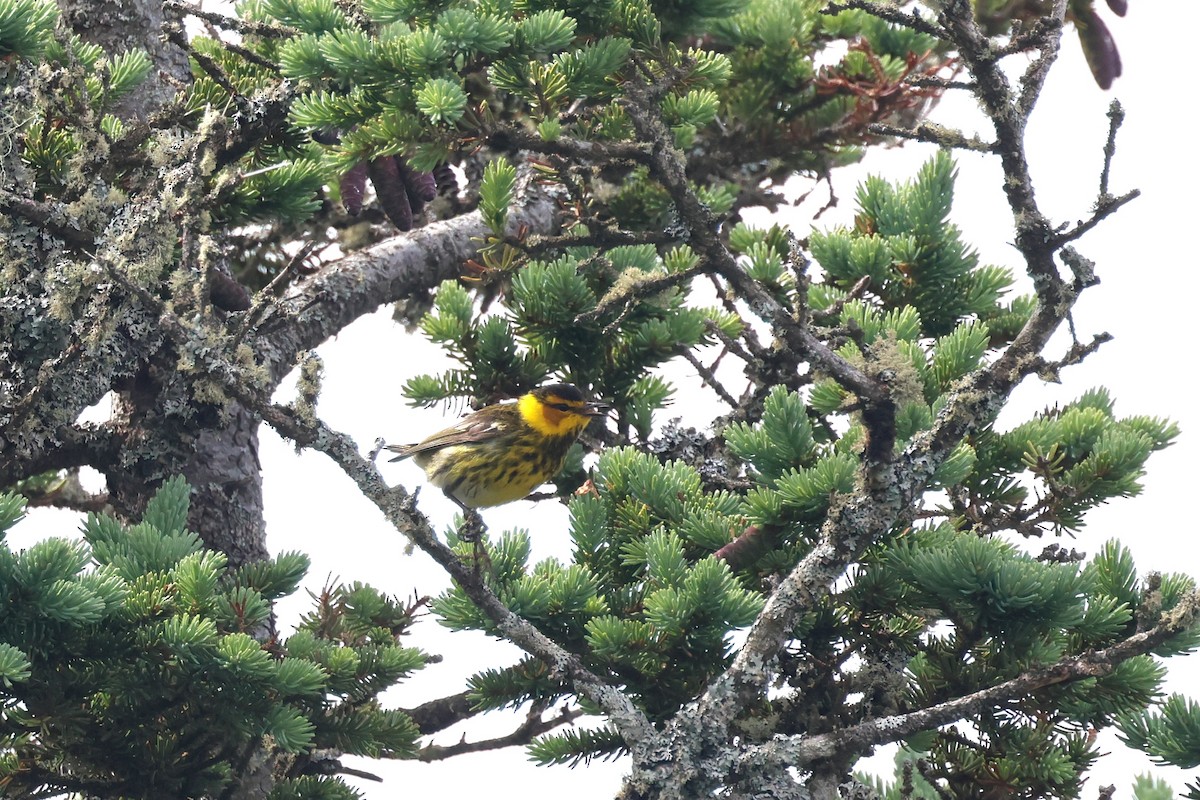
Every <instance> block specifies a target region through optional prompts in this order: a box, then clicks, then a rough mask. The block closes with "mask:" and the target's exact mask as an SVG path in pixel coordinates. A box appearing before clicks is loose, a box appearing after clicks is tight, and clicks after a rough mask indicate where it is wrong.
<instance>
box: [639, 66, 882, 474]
mask: <svg viewBox="0 0 1200 800" xmlns="http://www.w3.org/2000/svg"><path fill="white" fill-rule="evenodd" d="M627 91H628V93H627V97H626V99H625V100H624V102H623V103H622V106H623V107H624V108H625V111H626V113H627V114H628V115H629V118H630V121H631V122H632V123H633V126H634V129H635V130H636V131H637V132H638V135H639V137H640V138H641V139H642V140H643V141H646V142H650V143H652V158H651V163H650V171H651V173H652V174H653V175H654V177H655V178H657V179H658V181H659V182H660V183H662V185H663V187H664V188H665V189H666V190H667V192H668V194H670V196H671V199H672V200H673V201H674V203H675V208H676V211H677V212H678V214H679V217H680V221H681V222H682V224H683V225H684V226H685V227H686V228H687V229H688V233H689V234H690V235H689V238H688V242H689V244H690V245H691V246H692V247H693V249H694V250H696V252H697V254H698V255H700V256H701V258H702V264H704V265H705V266H706V267H707V269H709V270H712V271H714V272H715V273H716V274H718V275H720V277H721V278H723V279H724V280H725V281H727V282H728V283H729V285H730V286H731V287H732V288H733V289H734V291H735V292H737V294H738V296H739V297H740V298H741V299H742V300H744V301H745V302H746V303H747V304H748V305H749V306H750V308H751V309H752V310H753V311H754V312H755V314H757V315H758V316H759V317H760V318H761V319H762V320H763V321H765V322H767V323H769V324H770V325H771V326H772V328H773V330H774V333H775V335H776V336H778V337H779V338H780V339H781V340H783V341H784V342H786V343H787V344H788V345H789V346H790V347H791V348H793V349H794V350H795V351H796V352H797V353H799V354H801V355H803V356H805V357H807V358H809V359H810V360H811V361H812V363H813V366H814V367H815V368H817V369H819V370H821V371H823V372H825V373H827V374H829V375H831V376H832V377H833V378H834V379H835V380H837V381H838V383H840V384H841V385H842V386H843V387H845V388H846V389H847V390H848V391H850V392H852V393H854V394H855V395H857V396H858V397H859V399H860V400H861V401H862V402H863V406H864V412H863V415H864V420H865V422H866V424H867V426H868V430H870V431H871V434H872V435H871V437H870V441H869V445H868V448H869V450H871V453H870V454H869V455H872V456H874V455H883V454H885V453H890V451H891V448H892V442H893V441H894V437H895V420H894V416H895V408H894V403H893V402H892V399H891V397H890V395H889V393H888V391H887V388H886V387H885V386H884V385H883V384H882V383H880V382H879V381H877V380H875V379H874V378H871V377H869V376H867V375H865V374H864V373H863V372H862V371H861V370H859V369H858V368H857V367H856V366H854V365H853V364H851V363H850V362H849V361H847V360H846V359H844V358H842V357H841V356H839V355H838V354H836V353H835V352H833V350H832V349H830V348H829V346H828V345H826V344H825V343H824V342H822V341H821V340H820V339H819V338H818V337H817V336H816V335H815V334H814V333H813V332H812V331H811V330H809V329H808V328H807V327H805V326H803V325H800V324H799V323H798V322H797V321H796V319H795V318H794V317H793V316H792V313H791V312H790V311H789V310H788V309H787V308H785V307H784V306H782V305H781V304H780V303H779V302H778V301H777V300H776V299H775V298H774V297H773V296H772V295H771V294H770V292H768V291H767V290H766V289H765V288H763V287H762V286H761V285H759V284H758V282H757V281H755V280H754V279H753V278H751V277H750V276H749V275H747V274H746V272H745V270H743V269H742V267H741V266H740V265H739V264H738V263H737V260H736V259H735V258H734V256H733V254H732V253H731V252H730V251H729V249H728V248H727V247H726V246H725V244H724V243H723V242H722V241H721V238H720V235H719V234H718V233H717V230H718V226H717V222H716V220H715V219H714V217H713V215H712V212H711V211H710V210H709V209H708V208H707V207H706V206H705V205H704V204H703V203H702V202H701V201H700V198H699V197H698V196H697V195H696V192H695V191H694V190H693V189H692V187H691V184H690V182H689V181H688V178H687V174H686V172H685V170H684V159H683V155H682V154H681V153H680V152H679V151H678V150H677V149H676V148H675V145H674V142H673V139H672V137H671V134H670V131H669V130H668V128H667V126H666V124H665V123H664V122H663V120H662V119H661V116H660V112H659V111H658V107H657V104H656V103H655V102H654V92H653V91H652V89H651V88H650V87H647V86H644V85H642V84H635V83H633V82H630V84H628V87H627Z"/></svg>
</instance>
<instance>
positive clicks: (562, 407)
mask: <svg viewBox="0 0 1200 800" xmlns="http://www.w3.org/2000/svg"><path fill="white" fill-rule="evenodd" d="M550 407H551V408H553V409H555V410H556V411H570V410H571V407H570V406H569V405H567V404H566V403H551V404H550Z"/></svg>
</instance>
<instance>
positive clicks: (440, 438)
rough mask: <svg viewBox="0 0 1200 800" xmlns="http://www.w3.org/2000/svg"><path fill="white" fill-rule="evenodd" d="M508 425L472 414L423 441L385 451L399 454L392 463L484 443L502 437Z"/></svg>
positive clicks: (391, 446)
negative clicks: (452, 448) (441, 450)
mask: <svg viewBox="0 0 1200 800" xmlns="http://www.w3.org/2000/svg"><path fill="white" fill-rule="evenodd" d="M510 424H511V423H510V422H509V421H508V420H505V419H497V418H495V417H493V418H491V419H487V418H484V419H480V418H479V417H478V415H476V414H472V415H470V416H468V417H466V418H465V419H463V420H461V421H460V422H458V423H457V424H456V425H451V426H450V427H449V428H446V429H445V430H441V431H438V432H437V433H435V434H433V435H432V436H430V437H429V438H427V439H425V440H424V441H420V442H417V443H416V444H406V445H388V447H387V449H388V450H391V451H392V452H393V453H399V454H400V455H398V456H396V457H395V458H393V459H392V461H399V460H400V459H403V458H408V457H409V456H414V455H416V454H417V453H426V452H429V451H431V450H440V449H441V448H443V447H451V446H453V445H458V444H477V443H479V442H486V441H488V440H490V439H495V438H496V437H497V436H500V435H502V434H503V433H504V431H505V430H507V429H508V426H509V425H510Z"/></svg>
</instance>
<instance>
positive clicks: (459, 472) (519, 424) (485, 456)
mask: <svg viewBox="0 0 1200 800" xmlns="http://www.w3.org/2000/svg"><path fill="white" fill-rule="evenodd" d="M608 409H609V406H608V405H607V404H606V403H599V402H591V401H588V400H586V399H585V398H584V396H583V392H581V391H580V390H579V389H578V388H576V387H575V386H572V385H571V384H569V383H552V384H548V385H546V386H541V387H539V388H537V389H534V390H533V391H531V392H528V393H526V394H524V395H522V396H521V397H520V398H518V399H517V401H516V402H515V403H513V402H510V403H495V404H493V405H489V406H485V407H484V408H481V409H479V410H478V411H476V412H474V413H473V414H469V415H468V416H466V417H464V418H463V419H461V420H459V421H458V422H457V423H455V424H454V425H451V426H450V427H449V428H446V429H445V430H441V431H438V432H437V433H435V434H433V435H432V436H429V437H428V438H426V439H423V440H422V441H420V442H417V443H416V444H406V445H387V446H386V449H387V450H389V451H390V452H393V453H396V454H397V455H396V457H395V458H392V459H389V460H390V461H402V460H404V459H406V458H412V459H413V461H414V462H416V464H417V466H419V467H420V468H421V469H423V470H424V471H425V475H426V477H427V478H428V479H429V482H430V483H432V484H433V485H434V486H436V487H437V488H439V489H441V490H442V492H443V493H444V494H445V495H446V496H447V497H449V498H450V499H451V500H453V501H454V502H455V503H456V504H457V505H458V507H459V508H461V509H462V510H463V512H464V514H465V515H466V516H467V518H468V519H477V518H478V515H477V512H475V511H474V509H477V508H484V507H488V506H498V505H502V504H504V503H511V502H512V501H514V500H520V499H521V498H523V497H526V496H527V495H528V494H529V493H530V492H532V491H533V490H534V489H535V488H537V487H538V486H540V485H541V484H543V483H545V482H546V481H548V480H550V479H551V478H553V477H554V476H556V475H557V474H558V473H559V471H560V470H561V469H562V466H563V461H564V460H566V457H567V451H568V450H570V449H571V445H572V444H574V443H575V440H576V439H578V438H579V435H580V434H581V433H583V430H584V428H586V427H587V426H588V425H589V424H590V423H591V421H592V420H593V419H595V418H596V417H602V416H604V414H605V413H607V411H608Z"/></svg>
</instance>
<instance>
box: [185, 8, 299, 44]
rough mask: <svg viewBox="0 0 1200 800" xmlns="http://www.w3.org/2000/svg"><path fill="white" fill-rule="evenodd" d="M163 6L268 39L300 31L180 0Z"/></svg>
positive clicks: (296, 34)
mask: <svg viewBox="0 0 1200 800" xmlns="http://www.w3.org/2000/svg"><path fill="white" fill-rule="evenodd" d="M163 8H165V9H167V10H168V11H175V12H177V13H179V14H185V15H187V16H191V17H196V18H197V19H201V20H204V21H205V22H207V23H209V24H211V25H215V26H216V27H218V28H225V29H227V30H232V31H237V32H238V33H241V34H246V35H251V36H262V37H264V38H268V39H288V38H291V37H293V36H298V35H300V31H298V30H296V29H295V28H291V27H289V26H287V25H281V24H280V23H277V22H276V23H272V22H263V21H261V20H253V19H242V18H241V17H230V16H226V15H225V14H220V13H217V12H215V11H207V10H205V9H203V8H201V7H200V6H196V5H192V4H191V3H183V2H180V0H163Z"/></svg>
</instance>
